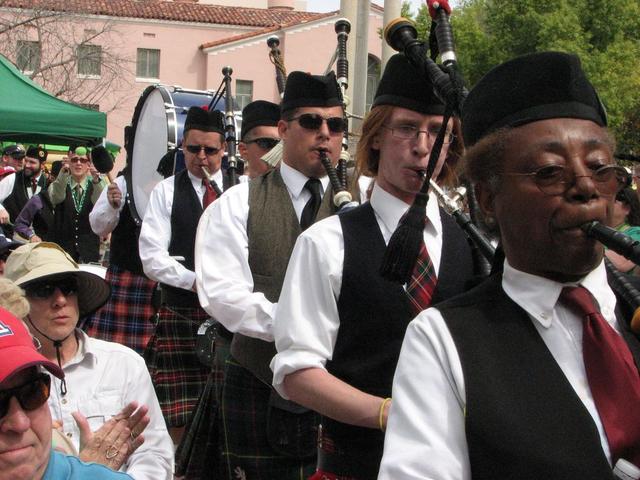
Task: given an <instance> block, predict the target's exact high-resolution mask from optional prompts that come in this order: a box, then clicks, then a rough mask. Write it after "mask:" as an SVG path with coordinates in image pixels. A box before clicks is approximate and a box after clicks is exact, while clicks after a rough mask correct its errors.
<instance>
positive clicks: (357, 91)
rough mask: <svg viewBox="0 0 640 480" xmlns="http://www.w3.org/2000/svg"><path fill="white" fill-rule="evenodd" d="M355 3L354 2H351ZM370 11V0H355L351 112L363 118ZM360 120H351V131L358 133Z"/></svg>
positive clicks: (365, 99) (365, 96)
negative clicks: (354, 49) (354, 48)
mask: <svg viewBox="0 0 640 480" xmlns="http://www.w3.org/2000/svg"><path fill="white" fill-rule="evenodd" d="M353 3H356V2H353ZM370 10H371V2H370V0H357V17H356V22H355V24H356V25H357V27H356V32H355V35H354V34H353V30H352V32H351V35H352V37H355V42H354V43H355V47H356V51H355V58H354V61H353V66H354V73H353V77H350V78H353V80H352V81H351V85H353V87H351V88H350V89H349V90H350V91H351V105H352V107H351V110H352V112H353V114H354V115H356V116H359V117H364V114H365V108H366V101H367V66H368V60H369V11H370ZM361 125H362V120H359V119H357V118H354V119H353V122H352V127H351V129H352V131H354V132H359V131H360V127H361Z"/></svg>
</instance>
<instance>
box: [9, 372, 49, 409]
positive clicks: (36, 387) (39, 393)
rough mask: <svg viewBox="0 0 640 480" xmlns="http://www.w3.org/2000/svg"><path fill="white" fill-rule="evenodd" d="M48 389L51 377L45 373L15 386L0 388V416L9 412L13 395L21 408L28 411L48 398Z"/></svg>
mask: <svg viewBox="0 0 640 480" xmlns="http://www.w3.org/2000/svg"><path fill="white" fill-rule="evenodd" d="M50 391H51V377H49V375H47V374H46V373H40V374H38V377H37V378H35V379H33V380H30V381H29V382H27V383H24V384H22V385H18V386H17V387H13V388H8V389H6V390H0V418H4V417H5V416H6V415H7V413H8V412H9V404H10V403H11V399H12V398H13V397H16V400H18V403H19V404H20V407H22V409H23V410H25V411H27V412H30V411H31V410H35V409H36V408H38V407H40V406H42V405H43V404H44V402H46V401H47V400H48V399H49V392H50Z"/></svg>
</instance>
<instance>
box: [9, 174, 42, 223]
mask: <svg viewBox="0 0 640 480" xmlns="http://www.w3.org/2000/svg"><path fill="white" fill-rule="evenodd" d="M14 175H15V176H16V178H15V182H14V183H13V190H11V193H10V194H9V196H8V197H7V198H5V199H4V201H3V202H2V206H3V207H4V208H5V209H6V210H7V212H9V215H10V217H11V221H12V222H15V221H16V218H18V215H20V211H21V210H22V209H23V208H24V206H25V205H26V203H27V202H28V201H29V194H28V193H27V188H31V182H30V181H29V182H27V179H26V178H25V176H24V171H22V170H21V171H19V172H17V173H15V174H14ZM38 185H39V186H40V189H41V191H42V190H44V189H46V188H47V179H46V177H45V175H40V178H39V179H38Z"/></svg>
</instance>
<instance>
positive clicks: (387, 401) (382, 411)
mask: <svg viewBox="0 0 640 480" xmlns="http://www.w3.org/2000/svg"><path fill="white" fill-rule="evenodd" d="M390 401H391V398H385V399H384V400H383V401H382V403H381V404H380V413H378V426H379V427H380V430H382V431H383V432H384V430H385V425H383V424H382V419H383V417H384V407H386V406H387V403H389V402H390Z"/></svg>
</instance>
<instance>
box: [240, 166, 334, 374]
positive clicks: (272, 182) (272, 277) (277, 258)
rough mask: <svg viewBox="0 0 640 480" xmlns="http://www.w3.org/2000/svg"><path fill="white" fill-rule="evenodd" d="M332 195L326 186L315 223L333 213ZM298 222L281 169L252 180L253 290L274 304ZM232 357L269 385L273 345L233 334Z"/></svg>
mask: <svg viewBox="0 0 640 480" xmlns="http://www.w3.org/2000/svg"><path fill="white" fill-rule="evenodd" d="M332 197H333V195H332V193H331V188H330V187H329V188H328V189H327V191H326V192H325V195H324V197H323V199H322V204H321V205H320V210H318V216H317V217H316V218H317V220H320V219H322V218H326V217H328V216H330V215H331V214H333V212H334V207H333V205H332V203H331V199H332ZM300 233H301V232H300V223H299V222H298V217H297V216H296V212H295V210H294V209H293V203H292V202H291V197H289V192H288V191H287V187H286V185H285V184H284V181H283V180H282V176H281V175H280V170H279V169H275V170H272V171H271V172H268V173H267V174H265V175H263V176H261V177H258V178H254V179H253V180H251V182H250V183H249V217H248V219H247V237H248V240H249V267H250V268H251V274H252V276H253V291H254V292H262V293H264V295H265V297H267V299H268V300H269V301H270V302H273V303H275V302H277V301H278V298H279V297H280V290H282V283H283V282H284V276H285V273H286V272H287V265H288V264H289V257H291V252H292V251H293V246H294V245H295V243H296V239H297V238H298V235H300ZM231 354H232V355H233V357H234V358H235V359H236V360H237V361H238V363H240V365H242V366H243V367H245V368H246V369H247V370H249V371H250V372H251V373H253V374H254V375H255V376H256V377H258V378H259V379H260V380H262V381H263V382H265V383H267V384H268V385H271V380H272V379H273V374H272V372H271V369H270V368H269V364H270V363H271V359H272V358H273V357H274V355H275V354H276V348H275V345H274V343H273V342H265V341H263V340H259V339H256V338H252V337H247V336H245V335H241V334H238V333H236V334H235V335H234V336H233V342H232V343H231Z"/></svg>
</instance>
